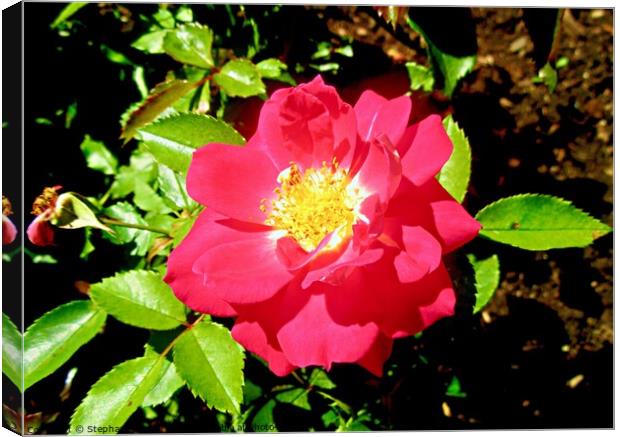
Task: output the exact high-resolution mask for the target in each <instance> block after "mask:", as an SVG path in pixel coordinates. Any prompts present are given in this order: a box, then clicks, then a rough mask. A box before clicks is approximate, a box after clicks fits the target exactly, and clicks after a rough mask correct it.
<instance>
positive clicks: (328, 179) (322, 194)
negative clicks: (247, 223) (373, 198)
mask: <svg viewBox="0 0 620 437" xmlns="http://www.w3.org/2000/svg"><path fill="white" fill-rule="evenodd" d="M278 182H279V183H280V186H279V187H278V188H276V189H275V190H274V191H275V193H276V195H277V197H276V198H275V199H274V200H273V201H272V202H271V208H267V207H266V206H265V202H266V199H265V200H263V202H262V204H261V207H260V208H261V210H262V211H263V212H265V213H266V214H267V219H266V220H265V224H267V225H269V226H273V227H274V228H276V229H280V230H283V231H286V232H287V234H288V235H289V236H291V237H293V238H294V239H295V240H296V241H297V243H298V244H299V245H300V246H301V247H302V248H303V249H304V250H305V251H307V252H310V251H312V250H314V249H316V247H317V246H318V245H319V243H320V242H321V241H322V240H323V239H324V238H325V236H326V235H327V234H329V233H330V232H333V231H336V233H335V234H334V236H333V237H332V239H331V240H330V241H329V243H328V244H327V246H326V248H327V249H333V248H335V247H336V246H338V244H340V243H341V242H342V241H343V240H344V239H345V238H346V237H348V236H349V235H350V234H351V231H352V228H351V226H352V225H353V223H354V222H355V220H356V218H357V216H358V215H359V211H358V207H359V205H360V203H361V200H362V199H363V194H362V193H361V191H360V188H359V187H357V186H355V184H352V183H351V180H350V178H349V175H348V172H347V171H346V170H344V169H342V168H339V167H338V163H337V162H336V160H334V161H332V163H331V164H329V165H328V164H327V163H325V162H323V165H322V166H321V167H320V168H309V169H307V170H305V171H304V172H303V173H302V172H301V170H300V169H299V167H298V166H297V164H295V163H291V166H290V167H289V168H288V169H286V170H284V171H283V172H282V173H280V175H279V176H278ZM268 210H269V212H268Z"/></svg>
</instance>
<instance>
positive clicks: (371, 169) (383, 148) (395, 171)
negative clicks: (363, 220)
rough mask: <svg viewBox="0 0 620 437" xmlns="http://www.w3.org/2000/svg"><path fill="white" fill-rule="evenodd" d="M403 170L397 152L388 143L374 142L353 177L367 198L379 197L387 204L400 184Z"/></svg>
mask: <svg viewBox="0 0 620 437" xmlns="http://www.w3.org/2000/svg"><path fill="white" fill-rule="evenodd" d="M401 175H402V170H401V166H400V160H399V158H398V154H397V153H396V150H395V149H394V148H393V147H392V146H391V145H390V144H389V143H388V142H386V141H377V140H376V141H373V142H372V143H370V145H369V150H368V155H367V156H366V160H365V161H364V163H363V164H362V166H361V168H360V169H359V172H358V173H357V174H356V175H355V176H354V177H353V182H352V183H353V184H356V185H357V186H359V187H360V188H361V189H362V190H363V191H364V192H365V193H366V195H367V196H370V195H372V194H377V195H379V199H380V200H381V202H383V203H386V202H387V201H388V200H389V199H390V198H391V197H392V196H393V194H394V192H395V191H396V189H397V188H398V185H399V183H400V179H401Z"/></svg>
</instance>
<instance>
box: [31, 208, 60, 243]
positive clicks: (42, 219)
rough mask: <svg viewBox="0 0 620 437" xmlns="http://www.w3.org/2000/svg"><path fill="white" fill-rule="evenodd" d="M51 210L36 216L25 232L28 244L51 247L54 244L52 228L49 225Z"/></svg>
mask: <svg viewBox="0 0 620 437" xmlns="http://www.w3.org/2000/svg"><path fill="white" fill-rule="evenodd" d="M51 215H52V210H47V211H45V212H44V213H43V214H41V215H39V216H37V217H36V218H35V219H34V220H33V221H32V223H30V225H29V226H28V229H27V230H26V235H28V239H29V240H30V242H31V243H32V244H34V245H36V246H51V245H52V244H54V228H53V227H52V226H51V225H50V224H49V222H48V221H49V219H50V217H51Z"/></svg>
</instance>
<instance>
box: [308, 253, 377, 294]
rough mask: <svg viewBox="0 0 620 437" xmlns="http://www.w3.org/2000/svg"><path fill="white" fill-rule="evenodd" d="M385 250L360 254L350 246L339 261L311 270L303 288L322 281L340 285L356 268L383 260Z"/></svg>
mask: <svg viewBox="0 0 620 437" xmlns="http://www.w3.org/2000/svg"><path fill="white" fill-rule="evenodd" d="M382 255H383V249H381V248H376V249H368V250H365V251H363V252H361V253H360V252H359V251H358V250H355V249H354V248H353V245H352V244H349V245H348V247H347V250H346V251H345V252H344V253H343V255H342V256H341V257H340V258H338V260H337V261H335V262H333V263H331V264H329V265H327V266H325V267H323V268H320V269H317V270H311V271H309V272H308V274H307V275H306V277H305V278H304V280H303V281H302V283H301V286H302V288H308V287H310V286H311V285H312V284H313V283H314V282H317V281H321V282H325V283H328V284H331V285H340V284H341V283H342V282H344V281H345V280H346V278H347V277H348V276H349V275H350V274H351V273H352V271H353V270H354V269H355V268H356V267H361V266H364V265H366V264H372V263H374V262H377V261H378V260H379V259H381V256H382Z"/></svg>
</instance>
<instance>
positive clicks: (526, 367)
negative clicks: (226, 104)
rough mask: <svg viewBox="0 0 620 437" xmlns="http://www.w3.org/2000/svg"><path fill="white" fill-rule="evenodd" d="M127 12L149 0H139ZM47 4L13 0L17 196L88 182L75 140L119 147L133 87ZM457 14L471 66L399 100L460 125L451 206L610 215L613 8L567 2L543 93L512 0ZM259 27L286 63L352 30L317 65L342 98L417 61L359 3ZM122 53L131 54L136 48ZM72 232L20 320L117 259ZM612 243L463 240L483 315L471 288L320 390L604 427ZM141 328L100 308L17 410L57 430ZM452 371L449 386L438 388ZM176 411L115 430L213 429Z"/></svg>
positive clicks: (404, 34)
mask: <svg viewBox="0 0 620 437" xmlns="http://www.w3.org/2000/svg"><path fill="white" fill-rule="evenodd" d="M141 7H142V8H143V9H145V10H146V9H149V8H150V9H149V11H150V10H153V8H155V7H156V6H155V5H144V6H141ZM129 9H131V10H137V9H138V7H137V6H136V7H135V8H134V7H133V6H131V7H129ZM58 10H59V5H58V4H27V5H26V17H27V21H26V32H25V35H26V50H25V53H26V65H25V66H26V76H25V84H26V85H25V86H26V89H25V92H26V108H25V121H26V138H25V140H26V162H27V163H28V164H27V167H26V175H25V177H26V186H25V190H26V192H25V199H34V197H35V196H36V195H37V194H39V193H40V191H41V188H42V187H44V186H50V185H54V184H58V183H60V184H62V185H63V186H65V187H67V189H71V190H79V191H80V192H82V193H84V194H86V195H93V194H95V193H98V192H103V191H105V188H106V183H105V180H104V178H103V177H101V176H100V175H98V174H94V173H93V172H91V171H89V170H87V169H86V168H85V164H84V160H83V157H82V155H81V152H80V150H79V147H78V146H79V144H80V142H81V140H82V138H83V135H84V133H89V134H90V135H91V136H92V137H93V138H96V139H99V140H102V141H105V142H106V144H108V145H109V146H110V147H111V148H113V150H115V151H116V152H118V153H120V155H121V159H126V158H127V154H128V153H129V149H127V148H125V149H121V147H120V142H119V141H118V134H119V131H118V127H119V125H118V118H119V116H120V114H121V113H122V112H123V111H124V110H125V108H126V107H127V106H128V105H129V104H130V103H132V102H134V101H136V100H138V99H139V96H138V95H137V91H136V90H135V86H134V85H133V84H132V83H131V80H130V78H125V79H121V80H118V77H119V69H122V67H119V66H118V65H113V64H110V63H109V62H108V61H107V60H106V59H105V58H104V57H103V55H102V54H101V53H99V52H98V51H97V50H96V49H93V48H92V47H91V46H89V45H88V41H87V40H86V39H78V38H60V37H58V36H57V35H55V34H53V35H51V34H50V31H49V23H50V22H51V21H52V20H53V18H54V17H55V15H56V14H57V13H58ZM135 13H136V14H137V12H135ZM83 14H84V15H83V17H84V21H85V22H87V23H88V26H89V27H88V32H89V34H90V35H103V42H105V43H106V44H107V45H109V46H111V47H114V48H117V49H119V50H121V51H122V50H125V49H126V48H127V47H129V44H130V43H131V42H132V39H131V38H132V37H130V36H127V35H126V34H124V33H123V32H122V31H123V29H121V28H120V27H119V24H118V21H117V20H115V19H113V17H112V16H111V14H108V15H106V14H105V8H104V7H100V8H90V9H89V8H85V9H84V12H83ZM89 14H90V15H89ZM472 16H473V18H474V20H475V23H476V35H477V44H478V63H477V66H476V68H475V70H474V71H473V72H472V73H471V74H469V75H468V76H467V77H466V78H465V80H464V81H463V83H462V84H461V85H460V86H459V88H458V89H457V90H456V92H455V94H454V96H453V98H452V100H451V101H449V100H448V99H446V98H445V97H443V96H441V95H440V94H439V93H434V94H433V95H431V96H422V95H416V99H417V103H418V106H416V108H417V109H418V112H416V113H415V114H414V117H421V116H422V114H425V113H427V112H428V111H431V110H433V111H437V112H441V113H444V114H445V113H448V112H451V113H453V115H454V118H455V119H456V120H457V122H458V123H459V125H460V126H461V127H463V128H464V130H465V132H466V134H467V136H468V137H469V139H470V143H471V146H472V148H473V156H474V162H473V169H472V185H471V188H470V192H469V193H468V196H467V198H466V207H467V208H468V210H469V211H470V212H471V213H475V212H476V211H478V210H479V209H480V208H482V207H483V206H485V205H487V204H488V203H490V202H492V201H494V200H497V199H499V198H501V197H504V196H508V195H512V194H516V193H524V192H539V193H548V194H553V195H557V196H561V197H564V198H566V199H568V200H571V201H572V202H574V204H575V205H577V206H578V207H580V208H582V209H584V210H586V211H588V212H590V213H591V214H592V215H593V216H595V217H599V218H603V220H604V221H605V222H606V223H608V224H610V225H611V224H612V221H613V216H612V213H613V203H612V202H613V200H612V199H613V183H612V181H613V146H612V144H613V129H612V128H613V103H612V102H613V76H612V72H613V51H612V49H613V25H612V23H613V12H612V11H610V10H605V11H602V10H572V11H571V12H570V15H565V17H564V19H563V26H562V31H561V35H560V40H559V48H558V53H557V56H558V57H561V56H566V57H568V59H569V65H568V66H567V67H565V68H563V69H560V70H559V82H558V87H557V89H556V90H555V92H553V93H551V92H550V91H549V90H548V89H547V88H546V87H545V86H544V85H542V84H534V83H532V80H531V79H532V78H533V77H534V76H535V75H536V73H537V68H536V65H535V62H534V58H533V51H534V47H533V44H532V41H531V39H530V37H529V34H528V32H527V29H526V27H525V25H524V23H523V21H522V19H521V18H522V12H521V10H520V9H473V10H472ZM134 18H135V17H134ZM129 21H130V22H131V20H129ZM401 24H404V23H401ZM270 29H273V32H275V33H278V34H281V35H282V39H281V40H282V41H285V43H283V45H282V47H279V46H274V47H275V48H274V49H273V51H274V53H273V54H270V55H273V56H283V57H286V56H288V57H289V58H288V61H289V65H294V63H295V61H296V60H297V59H301V58H303V56H306V55H307V54H308V53H312V51H311V50H313V48H314V45H313V44H314V42H312V41H310V39H309V38H308V35H319V34H320V35H322V36H321V37H323V36H326V38H332V39H334V40H338V36H349V37H351V39H352V41H353V43H352V44H353V47H354V51H355V54H356V55H355V57H354V58H351V59H350V60H347V59H344V60H342V62H343V63H342V69H341V71H340V72H339V74H338V75H337V76H328V75H326V76H325V78H326V80H329V81H331V82H332V83H334V84H335V85H337V86H338V87H339V88H340V89H341V90H342V93H343V95H344V96H346V98H348V99H349V100H354V98H355V96H356V95H358V94H359V92H360V90H361V89H362V88H363V87H364V86H365V85H364V84H368V83H374V84H375V85H376V84H380V86H383V87H385V84H386V83H389V84H390V86H387V89H386V90H385V93H386V94H389V93H390V92H392V93H393V92H396V91H395V90H396V89H400V91H399V92H402V87H403V86H404V89H405V90H406V88H407V87H408V79H407V76H406V73H405V72H404V71H405V69H404V66H403V65H402V64H403V63H404V62H406V61H410V60H415V61H416V62H419V63H426V54H425V48H424V42H423V40H422V39H421V38H420V37H419V36H418V35H416V34H415V33H413V32H412V31H409V30H405V29H406V25H403V26H401V27H399V28H398V30H397V31H393V30H392V29H391V27H390V26H389V25H386V24H385V23H383V22H382V21H381V20H380V19H379V18H378V17H377V14H376V12H374V11H373V10H372V9H370V8H362V7H360V8H354V7H328V8H320V7H308V8H303V7H296V6H295V7H294V6H291V7H289V8H288V9H287V13H286V14H283V18H282V20H281V22H275V23H272V27H270ZM124 30H127V29H124ZM58 47H61V48H62V49H59V48H58ZM132 56H135V58H134V59H136V61H137V62H142V59H139V54H136V53H134V52H132ZM149 62H151V61H150V60H149ZM155 62H161V65H159V64H158V65H157V68H156V69H155V70H156V71H157V72H159V74H160V75H161V76H163V74H164V72H165V71H166V69H172V68H174V67H175V64H174V62H169V63H167V61H165V60H163V61H155ZM373 77H375V78H374V79H373ZM369 78H370V79H369ZM161 79H163V77H159V78H155V77H149V80H150V81H153V80H161ZM362 80H364V81H366V82H363V83H360V81H362ZM73 101H78V102H79V105H78V116H77V117H76V120H75V122H74V125H73V126H72V128H71V129H69V130H67V129H64V127H63V126H61V127H57V126H45V125H40V124H36V123H34V119H35V118H36V117H50V118H53V115H52V114H54V112H55V111H56V110H57V109H59V108H66V107H67V106H68V105H69V104H70V103H72V102H73ZM420 108H422V109H420ZM61 124H62V123H61ZM28 220H29V219H28V218H27V219H26V221H27V222H28ZM82 243H83V234H82V233H80V232H69V231H67V232H59V233H58V246H57V247H55V248H52V249H51V251H50V252H51V253H52V254H53V255H54V256H55V257H56V258H57V259H58V264H55V265H43V264H32V263H27V266H26V268H27V274H26V286H27V288H26V301H27V304H26V308H25V320H24V323H25V325H26V326H28V325H29V324H30V323H32V321H33V320H34V319H36V318H37V317H39V316H40V315H41V314H43V313H44V312H45V311H49V310H50V309H52V308H54V307H55V306H57V305H60V304H62V303H65V302H68V301H70V300H74V299H79V298H81V297H82V296H81V295H80V293H79V291H77V290H76V288H75V286H74V283H75V281H78V280H83V281H87V282H96V281H98V280H100V279H101V278H102V277H105V276H109V275H112V274H113V273H114V272H116V271H117V270H118V269H119V268H120V267H121V266H123V264H124V263H125V261H126V260H125V259H124V256H125V255H124V252H123V249H122V248H120V247H117V246H111V245H110V244H105V243H104V242H103V241H101V239H100V238H97V239H96V240H95V243H96V245H97V248H98V249H97V251H96V252H95V253H94V254H93V256H92V257H91V258H90V260H89V261H88V262H84V261H82V260H80V259H79V253H80V251H81V248H82ZM612 244H613V238H612V236H611V235H608V236H606V237H603V238H601V239H599V240H597V241H596V242H595V244H593V245H592V246H591V247H589V248H586V249H569V250H557V251H548V252H538V253H536V252H525V251H521V250H517V249H513V248H510V247H507V246H506V247H504V246H500V245H497V244H494V243H491V242H488V241H484V240H481V241H476V242H475V243H473V244H471V246H470V247H468V248H467V250H469V249H470V250H472V251H476V252H477V253H480V254H491V253H493V252H496V253H498V254H499V257H500V262H501V266H502V282H501V286H500V289H499V290H498V291H497V293H496V295H495V297H494V299H493V300H492V302H491V303H490V304H489V305H488V306H487V307H486V308H485V309H484V310H483V311H482V313H480V314H477V315H475V316H474V315H471V295H463V296H460V301H459V305H458V308H459V311H458V314H457V316H456V317H454V318H451V319H447V320H443V321H441V322H439V323H437V324H435V325H434V326H432V327H431V328H429V329H428V330H427V331H425V332H424V333H423V334H422V335H421V336H419V337H416V338H410V339H405V340H399V341H397V342H396V344H395V350H394V353H393V355H392V357H391V358H390V360H389V361H388V363H387V364H386V376H385V377H384V378H382V379H379V378H375V377H372V376H370V374H369V373H367V372H366V371H364V370H363V369H361V368H358V367H356V366H345V365H343V366H335V368H334V369H333V371H332V372H331V374H330V375H331V376H332V378H333V380H334V381H335V382H336V383H337V385H338V388H337V390H336V393H335V394H336V395H337V397H339V398H341V399H342V400H344V401H345V402H348V403H349V404H350V405H352V406H353V407H354V408H357V409H359V408H362V407H365V408H367V409H368V410H369V411H370V412H371V413H372V414H373V417H375V418H377V419H378V420H379V421H380V422H379V423H378V424H376V425H372V427H373V428H375V429H386V428H387V429H414V430H415V429H469V428H549V427H561V428H567V427H597V428H601V427H605V428H607V427H611V426H612V425H613V411H612V409H613V353H612V352H613V345H612V343H613V273H612V271H613V253H612ZM452 262H453V263H454V264H455V265H459V263H462V260H461V259H454V260H452ZM456 279H457V281H458V278H456ZM147 335H148V333H147V332H146V331H141V330H138V329H133V328H129V327H127V326H125V325H122V324H120V323H118V322H116V321H115V320H113V319H112V318H109V321H108V323H107V324H106V328H105V332H104V334H103V335H99V336H97V337H96V338H95V339H94V340H93V341H92V342H90V343H89V344H88V345H86V346H85V347H83V348H82V349H81V350H80V351H78V353H76V354H75V356H74V357H73V358H72V359H71V360H70V361H69V362H68V363H67V364H65V365H64V366H63V367H62V368H61V369H59V370H58V371H57V372H56V373H55V374H54V375H52V376H50V377H48V378H46V379H45V380H44V381H41V382H39V383H37V384H36V385H35V386H33V387H32V388H31V389H29V390H28V392H27V397H26V409H27V411H28V412H30V413H34V412H37V411H43V413H45V414H51V413H55V412H60V415H59V416H58V418H57V419H56V420H55V421H54V422H52V423H50V424H48V425H45V426H44V427H43V428H42V431H44V432H48V433H64V432H66V425H67V423H68V421H69V418H70V415H71V413H72V412H73V410H74V409H75V407H76V406H77V405H78V404H79V402H80V401H81V399H82V398H83V397H84V395H85V394H86V392H87V390H88V388H89V387H90V386H91V385H92V384H93V383H94V382H95V381H96V380H97V379H98V378H99V377H100V376H101V375H103V374H104V373H105V372H107V371H108V370H109V369H110V368H111V367H112V366H114V365H115V364H118V363H120V362H122V361H124V360H126V359H130V358H134V357H136V356H139V354H141V353H142V350H143V349H142V348H143V345H144V343H145V341H146V339H147V338H146V337H147ZM396 363H398V366H396ZM72 367H78V369H79V370H78V374H77V376H76V378H75V381H74V384H73V387H72V390H71V394H70V396H69V398H68V399H67V400H63V401H60V400H59V397H58V395H59V393H60V392H61V390H62V389H63V385H64V378H65V376H66V374H67V372H68V371H69V369H71V368H72ZM246 367H247V374H248V375H249V376H251V378H252V380H253V381H260V382H261V383H262V382H263V381H265V384H266V386H269V385H270V384H271V385H275V384H276V383H282V382H281V381H277V380H276V378H275V377H273V376H272V375H270V374H269V373H268V372H266V371H265V370H264V368H263V367H262V365H260V364H259V363H258V362H257V361H256V360H248V363H247V365H246ZM454 376H456V377H457V378H458V379H459V381H460V382H461V386H462V391H463V392H464V393H465V394H466V397H461V398H459V397H449V396H446V395H445V392H446V387H447V385H448V383H449V382H450V381H451V379H452V378H453V377H454ZM287 382H288V380H287ZM290 382H291V383H295V382H294V381H293V380H291V381H290ZM312 396H314V395H312ZM311 403H312V404H313V406H314V405H317V406H320V408H325V401H324V400H323V399H322V398H318V397H317V398H315V397H312V398H311ZM291 408H292V407H291ZM318 409H319V408H317V411H318ZM179 410H180V411H182V412H183V414H184V415H185V422H184V423H176V424H167V423H164V422H162V421H161V420H155V421H150V422H149V421H146V420H145V418H144V417H143V415H142V414H141V413H136V414H135V415H134V417H132V418H131V419H130V421H129V422H128V423H127V425H126V426H125V427H124V428H123V431H124V432H160V431H168V432H207V431H211V432H213V431H217V430H219V426H218V424H217V421H216V418H215V415H214V414H213V413H211V412H209V411H207V409H206V407H205V406H204V405H203V404H202V403H201V402H199V401H196V400H194V399H193V397H192V396H191V394H190V393H189V392H187V391H184V392H183V394H182V395H181V396H180V397H179ZM317 411H315V412H314V413H309V412H303V411H301V410H299V409H294V408H292V410H287V409H282V410H281V411H280V410H276V420H277V423H278V425H279V427H280V430H283V431H292V430H307V429H308V428H309V427H310V426H314V427H315V428H316V429H321V426H322V425H321V423H320V421H319V422H318V424H317V422H316V420H317Z"/></svg>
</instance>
